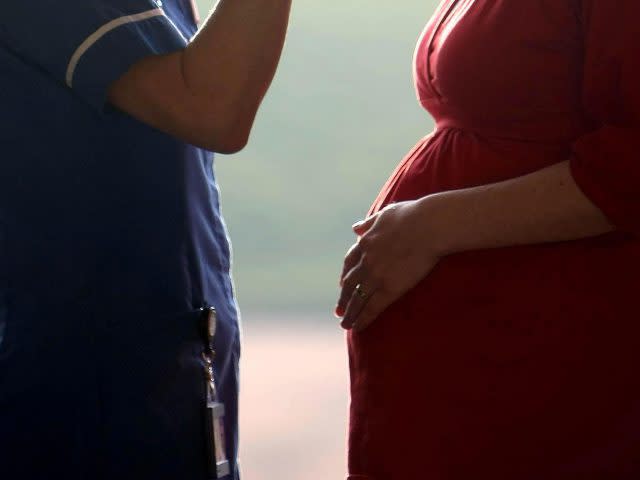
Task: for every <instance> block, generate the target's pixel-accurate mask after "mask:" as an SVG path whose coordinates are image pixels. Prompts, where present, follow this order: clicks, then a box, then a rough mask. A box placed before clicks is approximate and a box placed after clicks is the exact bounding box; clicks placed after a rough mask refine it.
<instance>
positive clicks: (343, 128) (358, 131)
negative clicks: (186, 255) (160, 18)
mask: <svg viewBox="0 0 640 480" xmlns="http://www.w3.org/2000/svg"><path fill="white" fill-rule="evenodd" d="M199 3H200V5H201V10H202V12H203V13H204V12H205V11H206V9H207V8H208V6H209V5H208V4H207V2H205V1H202V0H200V1H199ZM436 4H437V1H436V0H405V1H399V2H382V1H372V0H325V1H312V0H294V9H293V13H292V19H291V25H290V28H289V35H288V40H287V45H286V47H285V51H284V53H283V57H282V62H281V64H280V67H279V70H278V74H277V76H276V79H275V81H274V83H273V85H272V88H271V90H270V92H269V94H268V96H267V98H266V100H265V102H264V104H263V106H262V108H261V111H260V113H259V115H258V118H257V121H256V124H255V127H254V130H253V134H252V137H251V141H250V145H249V146H248V147H247V148H246V149H245V150H244V151H243V152H241V153H240V154H237V155H234V156H231V157H224V156H219V157H218V158H217V163H216V169H217V173H218V178H219V181H220V184H221V190H222V205H223V211H224V214H225V216H226V218H227V223H228V226H229V230H230V233H231V238H232V241H233V245H234V277H235V281H236V288H237V293H238V298H239V301H240V304H241V307H243V308H244V309H245V310H260V311H268V310H278V311H281V310H284V309H286V310H307V311H308V310H311V311H327V312H329V311H331V309H332V308H333V304H334V301H335V296H336V293H337V278H338V274H339V270H340V267H341V263H342V257H343V255H344V253H345V251H346V249H347V248H348V247H349V246H350V244H351V243H352V241H353V240H354V237H353V235H352V233H351V229H350V226H351V224H352V223H353V222H354V221H356V220H358V219H359V218H361V217H362V216H363V215H364V214H365V213H366V211H367V209H368V207H369V205H370V203H371V201H372V200H373V198H374V197H375V195H376V194H377V191H378V189H379V188H380V186H381V185H382V184H383V183H384V181H385V180H386V178H387V176H388V175H389V173H390V172H391V171H392V170H393V168H394V167H395V165H396V164H397V163H398V161H399V160H400V159H401V158H402V157H403V156H404V154H405V153H406V151H408V150H409V148H411V147H412V146H413V144H414V143H415V142H416V141H417V140H418V139H419V138H420V137H422V136H424V135H425V134H427V133H428V132H429V131H430V130H431V128H432V121H431V119H430V117H429V116H428V114H427V113H426V112H424V111H423V110H422V109H421V108H420V107H419V105H418V103H417V101H416V97H415V93H414V90H413V84H412V56H413V50H414V47H415V43H416V40H417V38H418V36H419V34H420V32H421V30H422V28H423V26H424V24H425V23H426V21H427V19H428V18H429V16H430V15H431V13H432V12H433V10H434V8H435V6H436Z"/></svg>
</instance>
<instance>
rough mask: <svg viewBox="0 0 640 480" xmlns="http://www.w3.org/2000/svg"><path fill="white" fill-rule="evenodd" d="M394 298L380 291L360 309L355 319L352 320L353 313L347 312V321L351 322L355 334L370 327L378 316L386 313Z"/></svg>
mask: <svg viewBox="0 0 640 480" xmlns="http://www.w3.org/2000/svg"><path fill="white" fill-rule="evenodd" d="M392 301H393V300H392V297H391V296H390V295H388V294H386V293H385V292H384V291H382V290H378V291H377V292H376V293H375V294H373V295H372V296H371V298H369V300H368V301H367V302H366V303H365V305H363V306H362V308H360V311H359V312H358V313H357V314H356V313H355V312H354V315H355V318H354V319H353V320H351V317H350V315H351V312H349V311H347V313H346V314H345V319H346V320H347V321H349V322H351V328H352V330H353V331H354V332H361V331H363V330H364V329H365V328H367V327H369V326H370V325H371V324H372V323H373V321H374V320H375V319H376V318H378V316H379V315H380V314H381V313H382V312H384V311H385V310H386V309H387V307H388V306H389V305H391V303H392Z"/></svg>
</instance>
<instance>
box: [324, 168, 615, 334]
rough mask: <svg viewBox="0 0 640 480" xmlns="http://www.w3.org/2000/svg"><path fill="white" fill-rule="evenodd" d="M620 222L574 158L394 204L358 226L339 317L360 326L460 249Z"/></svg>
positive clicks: (536, 240)
mask: <svg viewBox="0 0 640 480" xmlns="http://www.w3.org/2000/svg"><path fill="white" fill-rule="evenodd" d="M614 229H615V227H614V226H613V225H612V224H611V223H610V221H609V220H608V218H607V217H606V216H605V215H604V213H603V212H602V211H601V210H599V208H598V207H596V205H595V204H594V203H592V201H591V200H590V199H589V198H588V197H587V196H586V195H585V194H584V193H583V192H582V191H581V190H580V189H579V188H578V185H577V184H576V182H575V181H574V179H573V177H572V174H571V171H570V168H569V162H568V161H565V162H561V163H558V164H555V165H552V166H550V167H547V168H544V169H542V170H538V171H537V172H533V173H530V174H528V175H524V176H522V177H518V178H513V179H510V180H505V181H503V182H499V183H493V184H490V185H481V186H478V187H472V188H467V189H462V190H452V191H448V192H442V193H437V194H433V195H428V196H426V197H422V198H420V199H418V200H412V201H407V202H401V203H396V204H391V205H388V206H387V207H386V208H384V209H383V210H381V211H380V212H378V213H376V214H374V215H372V216H371V217H369V218H367V219H366V220H365V221H363V222H360V223H357V224H356V225H354V231H355V233H356V234H357V235H358V236H359V238H358V241H357V243H356V244H355V245H354V246H353V247H352V248H351V249H350V250H349V253H348V254H347V256H346V258H345V262H344V267H343V271H342V276H341V279H340V280H341V286H342V291H341V293H340V298H339V300H338V305H337V306H336V315H337V316H339V317H342V326H343V327H344V328H347V329H349V328H352V329H354V330H355V331H359V330H362V329H364V328H366V327H367V326H369V325H370V324H371V322H373V321H374V320H375V318H376V317H377V316H378V315H380V314H381V313H382V312H383V311H384V310H385V309H386V308H387V307H388V306H389V305H391V304H392V303H393V302H395V301H396V300H398V299H399V298H400V297H401V296H402V295H404V294H405V293H406V292H407V291H409V290H410V289H411V288H412V287H414V286H415V285H416V284H417V283H418V282H419V281H420V280H422V279H423V278H424V277H425V276H427V275H428V274H429V273H430V272H431V271H432V270H433V268H434V267H435V266H436V264H437V263H438V261H439V259H440V258H442V257H444V256H446V255H449V254H453V253H460V252H465V251H469V250H481V249H488V248H501V247H508V246H516V245H530V244H540V243H549V242H564V241H570V240H577V239H582V238H586V237H593V236H597V235H601V234H604V233H608V232H611V231H612V230H614Z"/></svg>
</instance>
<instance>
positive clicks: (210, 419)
mask: <svg viewBox="0 0 640 480" xmlns="http://www.w3.org/2000/svg"><path fill="white" fill-rule="evenodd" d="M204 320H205V322H204V323H205V325H204V333H205V351H204V352H203V360H204V373H205V382H206V385H205V386H206V399H205V407H206V412H205V418H206V426H205V429H206V433H207V445H206V448H207V465H208V473H209V478H210V479H222V478H225V477H227V476H229V475H230V474H231V467H230V465H229V460H228V459H227V453H226V452H227V449H226V443H225V435H224V404H223V403H221V402H219V401H218V393H217V391H216V382H215V375H214V371H213V362H214V358H215V351H214V350H213V338H214V337H215V334H216V325H217V320H218V318H217V313H216V310H215V308H208V309H205V310H204Z"/></svg>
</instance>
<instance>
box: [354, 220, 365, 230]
mask: <svg viewBox="0 0 640 480" xmlns="http://www.w3.org/2000/svg"><path fill="white" fill-rule="evenodd" d="M363 223H364V221H363V220H360V221H359V222H356V223H354V224H353V225H351V228H358V227H360V226H362V224H363Z"/></svg>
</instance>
